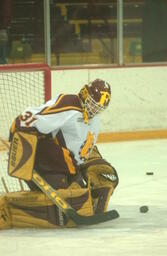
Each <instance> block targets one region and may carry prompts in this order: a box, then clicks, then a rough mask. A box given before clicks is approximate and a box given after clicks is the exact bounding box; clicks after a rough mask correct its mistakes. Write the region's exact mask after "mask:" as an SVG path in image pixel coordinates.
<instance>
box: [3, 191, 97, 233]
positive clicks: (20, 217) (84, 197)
mask: <svg viewBox="0 0 167 256" xmlns="http://www.w3.org/2000/svg"><path fill="white" fill-rule="evenodd" d="M58 192H59V193H60V195H61V196H62V198H64V199H66V200H67V202H68V203H69V204H70V205H71V206H72V207H73V208H74V209H75V210H76V211H77V212H78V213H79V214H81V215H85V216H89V215H92V214H93V206H92V200H91V195H90V191H89V190H88V189H61V190H58ZM4 200H5V203H4ZM4 205H5V206H4ZM1 208H2V210H1V213H3V212H4V210H5V214H6V215H7V216H8V215H9V213H10V215H9V217H8V219H7V220H6V221H4V219H3V217H2V220H1V221H0V228H1V229H4V228H10V227H15V228H60V227H75V226H76V225H75V223H74V222H73V221H72V220H70V219H69V218H67V216H65V214H64V213H62V212H61V211H60V210H59V209H58V207H57V206H56V205H54V204H53V203H52V202H51V201H50V200H49V199H48V198H47V197H46V195H44V194H43V193H42V192H15V193H9V194H6V195H5V199H4V198H3V199H1ZM1 215H2V214H1Z"/></svg>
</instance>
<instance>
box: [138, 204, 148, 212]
mask: <svg viewBox="0 0 167 256" xmlns="http://www.w3.org/2000/svg"><path fill="white" fill-rule="evenodd" d="M140 212H141V213H146V212H148V206H147V205H143V206H141V207H140Z"/></svg>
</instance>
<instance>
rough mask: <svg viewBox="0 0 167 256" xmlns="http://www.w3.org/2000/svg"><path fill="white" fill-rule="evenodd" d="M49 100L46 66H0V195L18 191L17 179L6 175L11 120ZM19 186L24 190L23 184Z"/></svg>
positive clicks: (49, 92) (48, 78)
mask: <svg viewBox="0 0 167 256" xmlns="http://www.w3.org/2000/svg"><path fill="white" fill-rule="evenodd" d="M50 98H51V72H50V68H49V66H48V65H45V64H14V65H0V194H2V193H4V192H7V188H8V190H9V192H14V191H20V190H21V185H20V183H19V181H18V179H15V178H13V177H10V176H8V174H7V167H8V149H7V145H8V136H9V129H10V126H11V123H12V121H13V120H14V118H15V117H16V116H18V115H19V114H20V113H21V112H22V111H24V109H25V108H27V107H29V106H39V105H41V104H43V103H44V102H46V101H47V100H49V99H50ZM5 144H6V145H5ZM5 185H6V186H7V188H5ZM23 187H24V190H27V189H28V187H27V186H26V184H25V183H24V182H23Z"/></svg>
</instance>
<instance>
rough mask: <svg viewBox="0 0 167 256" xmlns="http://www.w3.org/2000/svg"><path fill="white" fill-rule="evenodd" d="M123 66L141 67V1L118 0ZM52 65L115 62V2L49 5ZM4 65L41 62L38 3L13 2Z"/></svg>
mask: <svg viewBox="0 0 167 256" xmlns="http://www.w3.org/2000/svg"><path fill="white" fill-rule="evenodd" d="M123 2H124V10H123V13H124V62H125V63H126V62H127V63H128V62H141V33H142V31H141V30H142V13H143V5H144V1H142V0H136V1H133V0H124V1H123ZM50 3H51V6H50V11H51V50H52V64H53V65H66V64H91V63H93V64H95V63H97V64H98V63H106V64H107V63H116V61H117V0H105V1H103V0H101V1H99V0H96V1H95V0H94V1H93V0H90V1H76V0H71V1H64V0H61V1H58V0H51V1H50ZM9 32H10V33H9V42H10V49H9V59H10V62H17V61H18V60H19V61H20V59H21V60H23V61H24V62H39V61H41V60H42V59H43V60H44V10H43V0H13V15H12V23H11V26H10V31H9Z"/></svg>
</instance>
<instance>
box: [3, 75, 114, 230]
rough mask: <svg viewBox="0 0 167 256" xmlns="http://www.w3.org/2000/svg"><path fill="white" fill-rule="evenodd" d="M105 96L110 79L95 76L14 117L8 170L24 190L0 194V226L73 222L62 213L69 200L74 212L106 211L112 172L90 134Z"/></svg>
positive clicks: (107, 98)
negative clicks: (74, 90) (74, 91)
mask: <svg viewBox="0 0 167 256" xmlns="http://www.w3.org/2000/svg"><path fill="white" fill-rule="evenodd" d="M110 99H111V88H110V85H109V84H108V83H107V82H105V81H104V80H101V79H96V80H94V81H93V82H91V83H90V84H88V85H84V86H83V88H81V90H80V92H79V93H78V94H60V95H58V96H57V97H56V98H54V99H52V100H50V101H48V102H46V103H45V104H43V105H42V106H39V107H29V108H27V109H26V110H25V111H24V112H23V113H21V114H20V115H19V116H18V117H16V118H15V120H14V121H13V123H12V125H11V129H10V138H9V141H10V151H9V163H8V173H9V175H11V176H14V177H17V178H18V179H22V180H24V182H26V183H27V185H28V187H29V188H30V191H21V192H19V191H18V192H14V193H6V194H5V195H3V196H1V197H0V229H7V228H12V227H14V228H15V227H19V228H21V227H29V228H30V227H33V228H34V227H37V228H60V227H75V226H77V224H76V223H75V221H74V219H73V218H70V217H69V215H68V214H66V208H67V207H68V206H69V205H70V207H71V208H70V209H73V210H74V211H76V213H77V214H79V215H80V216H94V215H98V214H100V213H105V212H106V210H107V207H108V203H109V200H110V197H111V195H112V194H113V191H114V189H115V188H116V186H117V185H118V175H117V172H116V170H115V168H114V167H113V166H112V165H111V164H110V163H108V162H107V161H106V160H104V159H103V158H102V156H101V154H100V153H99V151H98V148H97V146H96V140H97V136H98V131H99V114H100V113H101V112H102V111H103V110H104V109H106V108H107V107H108V105H109V103H110ZM35 174H36V175H37V176H35ZM38 175H39V176H38ZM39 177H41V178H39ZM42 186H43V189H41V187H42ZM50 188H52V190H50ZM48 195H49V196H48ZM55 195H56V196H57V197H56V200H57V202H56V203H55V202H54V200H52V198H54V196H55ZM58 199H59V200H58ZM63 210H64V211H63Z"/></svg>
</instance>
